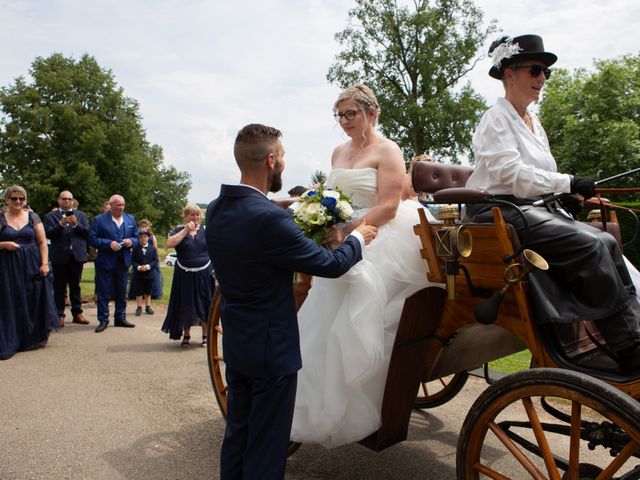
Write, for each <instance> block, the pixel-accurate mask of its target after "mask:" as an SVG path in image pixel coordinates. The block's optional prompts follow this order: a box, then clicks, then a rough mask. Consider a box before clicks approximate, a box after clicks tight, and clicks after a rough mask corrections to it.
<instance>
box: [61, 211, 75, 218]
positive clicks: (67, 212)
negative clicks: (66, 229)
mask: <svg viewBox="0 0 640 480" xmlns="http://www.w3.org/2000/svg"><path fill="white" fill-rule="evenodd" d="M71 215H73V210H67V211H65V212H62V216H63V217H70V216H71Z"/></svg>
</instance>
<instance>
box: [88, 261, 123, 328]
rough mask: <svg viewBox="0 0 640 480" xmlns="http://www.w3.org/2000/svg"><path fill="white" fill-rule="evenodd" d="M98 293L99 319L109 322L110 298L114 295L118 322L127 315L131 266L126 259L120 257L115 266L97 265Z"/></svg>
mask: <svg viewBox="0 0 640 480" xmlns="http://www.w3.org/2000/svg"><path fill="white" fill-rule="evenodd" d="M95 270H96V293H97V294H98V321H99V322H100V323H109V300H110V299H111V296H112V295H113V299H114V300H115V304H116V309H115V313H114V314H113V318H114V320H115V321H116V322H118V321H120V320H124V319H125V318H126V317H127V313H126V310H127V281H128V280H129V268H128V267H127V266H126V265H125V264H124V260H122V259H118V261H117V262H116V266H115V268H101V267H99V266H97V265H96V267H95Z"/></svg>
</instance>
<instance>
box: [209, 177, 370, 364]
mask: <svg viewBox="0 0 640 480" xmlns="http://www.w3.org/2000/svg"><path fill="white" fill-rule="evenodd" d="M206 239H207V247H208V250H209V257H210V258H211V261H212V262H213V267H214V270H215V272H216V278H217V279H218V281H219V284H220V289H221V293H222V310H221V318H222V328H223V330H224V335H223V337H222V338H223V350H224V360H225V363H226V365H227V366H228V367H229V369H231V370H233V371H236V372H238V373H241V374H244V375H247V376H250V377H275V376H281V375H290V374H293V373H295V372H296V371H298V370H299V369H300V368H301V366H302V360H301V357H300V342H299V333H298V321H297V316H296V307H295V301H294V296H293V286H292V284H293V272H304V273H309V274H312V275H318V276H323V277H339V276H340V275H342V274H343V273H345V272H346V271H347V270H349V268H351V266H352V265H353V264H355V263H357V262H358V261H359V260H360V259H361V258H362V251H361V246H360V242H359V241H358V239H357V238H355V237H353V236H349V237H347V239H346V240H345V242H344V243H343V244H342V245H341V246H340V248H337V249H336V250H327V249H324V248H322V247H320V246H319V245H318V244H316V243H315V242H313V241H312V240H309V239H308V238H306V237H304V236H303V235H302V233H301V232H300V229H299V228H298V227H297V225H296V224H295V222H294V221H293V219H292V218H291V215H290V213H289V212H288V211H287V210H285V209H282V208H280V207H278V206H276V205H274V204H273V203H272V202H271V201H270V200H269V199H267V197H265V196H264V195H263V194H262V193H261V192H259V191H257V190H254V189H253V188H250V187H246V186H243V185H235V186H231V185H223V186H222V189H221V192H220V197H218V198H217V199H216V200H214V201H213V202H211V203H210V204H209V207H208V209H207V216H206Z"/></svg>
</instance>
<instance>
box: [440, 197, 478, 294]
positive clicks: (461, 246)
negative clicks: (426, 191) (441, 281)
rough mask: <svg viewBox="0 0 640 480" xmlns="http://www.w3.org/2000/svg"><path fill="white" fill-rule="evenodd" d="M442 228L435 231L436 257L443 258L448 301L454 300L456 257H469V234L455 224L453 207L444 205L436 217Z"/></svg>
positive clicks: (456, 272) (467, 230)
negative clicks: (441, 223) (440, 221)
mask: <svg viewBox="0 0 640 480" xmlns="http://www.w3.org/2000/svg"><path fill="white" fill-rule="evenodd" d="M438 217H439V219H440V220H442V222H443V226H442V228H439V229H438V230H436V255H438V257H441V258H444V270H445V274H446V275H447V292H448V295H449V299H450V300H455V298H456V275H457V274H458V272H459V270H460V265H459V264H458V257H468V256H469V255H471V245H472V240H471V232H470V231H469V229H468V228H467V227H466V226H464V225H458V224H456V220H457V219H458V218H460V213H459V212H458V208H457V207H456V206H455V205H445V206H443V207H441V208H440V213H439V215H438Z"/></svg>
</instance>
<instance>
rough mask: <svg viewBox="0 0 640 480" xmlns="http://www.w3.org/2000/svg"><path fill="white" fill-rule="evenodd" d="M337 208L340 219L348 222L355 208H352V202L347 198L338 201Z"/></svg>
mask: <svg viewBox="0 0 640 480" xmlns="http://www.w3.org/2000/svg"><path fill="white" fill-rule="evenodd" d="M336 208H337V209H338V212H339V214H340V220H344V221H345V222H346V221H349V220H350V219H351V217H352V216H353V208H351V204H350V203H349V202H347V201H346V200H340V201H338V204H337V205H336Z"/></svg>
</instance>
